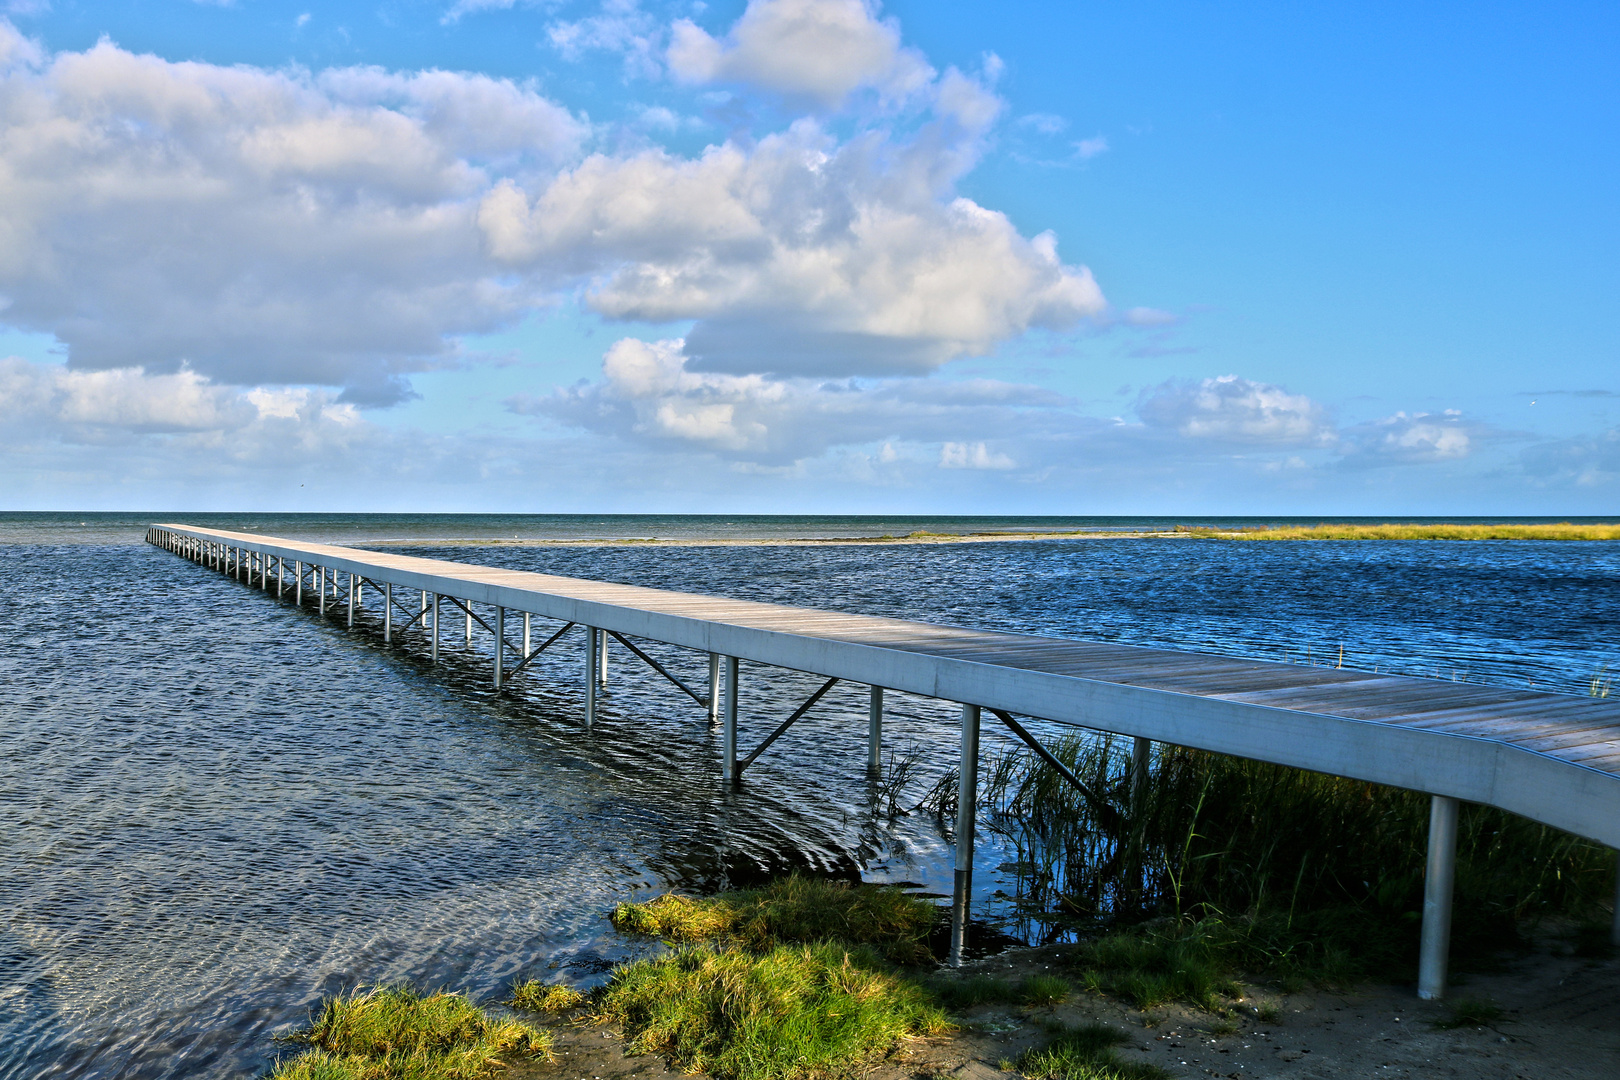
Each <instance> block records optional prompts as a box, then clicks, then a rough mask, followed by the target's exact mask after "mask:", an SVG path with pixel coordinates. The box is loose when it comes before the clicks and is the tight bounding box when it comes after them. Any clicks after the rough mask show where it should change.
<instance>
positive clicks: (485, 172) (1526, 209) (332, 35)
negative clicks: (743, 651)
mask: <svg viewBox="0 0 1620 1080" xmlns="http://www.w3.org/2000/svg"><path fill="white" fill-rule="evenodd" d="M3 10H5V11H6V12H7V13H6V14H5V15H4V19H5V22H4V23H3V24H0V454H4V455H5V457H6V460H7V466H6V468H5V470H4V477H5V478H4V480H3V481H0V506H4V507H7V508H12V509H26V508H52V507H83V508H100V507H106V508H147V507H151V508H175V509H205V508H236V509H284V510H299V509H312V510H313V509H345V508H349V509H357V510H358V509H365V510H399V511H406V510H418V509H420V510H514V511H536V512H567V511H627V512H657V511H671V512H700V511H716V512H749V511H751V512H788V513H792V512H809V511H820V512H841V511H849V512H856V511H870V512H884V513H896V512H939V513H1040V512H1046V513H1061V514H1073V513H1163V514H1177V513H1186V514H1200V513H1223V514H1230V513H1258V514H1282V513H1286V514H1306V515H1312V514H1323V515H1332V514H1372V515H1377V514H1381V513H1388V514H1392V515H1394V514H1403V515H1410V514H1424V513H1434V514H1467V513H1476V514H1492V513H1501V514H1525V513H1544V514H1572V515H1573V514H1612V513H1615V512H1616V511H1617V510H1620V506H1617V503H1616V495H1617V493H1620V410H1617V408H1616V405H1617V402H1620V379H1617V378H1616V374H1615V373H1616V372H1617V371H1620V329H1617V328H1616V322H1615V320H1614V318H1613V316H1612V314H1611V312H1612V309H1613V307H1614V303H1615V299H1616V297H1617V296H1620V269H1617V267H1620V261H1617V259H1616V257H1615V252H1616V250H1617V248H1620V245H1617V241H1620V199H1617V198H1616V196H1615V192H1617V191H1620V138H1617V136H1620V131H1617V128H1620V120H1617V118H1616V111H1615V109H1614V107H1613V103H1614V102H1615V101H1617V100H1620V85H1617V84H1620V65H1617V64H1616V62H1615V60H1614V57H1615V56H1617V55H1620V11H1617V9H1615V8H1614V6H1613V5H1597V4H1590V5H1580V4H1568V5H1559V6H1556V7H1550V6H1547V5H1535V6H1532V5H1483V6H1482V5H1460V4H1458V5H1446V4H1427V5H1410V4H1405V5H1395V4H1386V5H1376V4H1356V5H1338V6H1334V5H1311V6H1308V7H1306V6H1301V5H1284V4H1250V5H1242V6H1241V7H1238V6H1233V5H1206V4H1137V5H1100V4H1096V5H1093V4H1077V5H1056V4H1028V3H1024V4H1020V3H1005V2H1003V3H998V4H994V5H991V4H971V5H970V4H953V5H939V4H918V3H890V4H886V5H883V6H881V7H880V6H878V5H876V4H872V3H863V2H862V0H754V2H753V3H751V4H745V3H741V2H735V3H710V4H707V5H705V4H702V3H692V2H690V0H683V2H680V3H670V4H664V3H657V2H654V0H639V2H638V0H609V2H606V3H602V2H593V3H566V2H555V3H546V2H539V3H525V2H522V0H518V2H500V0H496V2H490V0H461V2H460V3H459V4H457V3H455V0H445V2H441V3H386V2H385V3H381V4H370V5H346V4H325V5H320V6H319V7H314V6H310V5H300V4H291V5H288V4H272V3H256V2H253V0H237V2H235V3H228V4H199V3H189V2H176V3H124V4H85V3H71V2H60V0H58V2H52V3H45V2H42V0H32V2H29V0H21V2H19V0H13V2H12V3H11V4H10V5H9V8H6V9H3Z"/></svg>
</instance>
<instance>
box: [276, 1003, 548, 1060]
mask: <svg viewBox="0 0 1620 1080" xmlns="http://www.w3.org/2000/svg"><path fill="white" fill-rule="evenodd" d="M287 1041H289V1042H293V1043H299V1044H303V1045H305V1046H307V1047H308V1049H307V1050H304V1051H303V1052H302V1053H300V1054H299V1055H298V1056H297V1057H295V1058H293V1059H292V1060H290V1061H284V1062H280V1063H278V1064H277V1065H276V1067H275V1070H274V1072H272V1073H271V1076H272V1077H273V1078H275V1080H482V1078H484V1077H491V1076H496V1075H498V1074H499V1073H501V1072H503V1071H505V1069H506V1068H507V1066H508V1063H509V1062H510V1061H511V1060H512V1059H514V1058H525V1057H526V1058H546V1059H547V1060H550V1059H551V1036H550V1035H549V1034H547V1033H546V1032H543V1031H540V1030H538V1029H536V1028H534V1027H531V1026H530V1025H528V1024H525V1023H523V1022H521V1021H518V1020H511V1019H503V1018H500V1017H495V1016H491V1015H490V1014H489V1013H486V1012H485V1011H484V1010H482V1009H480V1008H478V1006H476V1005H474V1004H473V1003H472V1002H471V1001H469V1000H467V998H466V997H464V996H463V995H461V994H452V993H446V992H444V991H438V992H435V993H431V994H421V993H418V992H417V991H415V990H412V989H409V988H406V987H377V988H374V989H370V990H356V991H354V992H353V993H350V994H346V995H343V994H340V995H338V996H337V997H332V998H328V999H326V1001H325V1002H323V1003H322V1005H321V1011H320V1014H319V1016H317V1017H316V1018H315V1020H314V1021H313V1023H311V1024H310V1026H309V1027H308V1028H305V1029H303V1030H301V1031H297V1032H294V1033H293V1034H292V1035H290V1036H288V1037H287Z"/></svg>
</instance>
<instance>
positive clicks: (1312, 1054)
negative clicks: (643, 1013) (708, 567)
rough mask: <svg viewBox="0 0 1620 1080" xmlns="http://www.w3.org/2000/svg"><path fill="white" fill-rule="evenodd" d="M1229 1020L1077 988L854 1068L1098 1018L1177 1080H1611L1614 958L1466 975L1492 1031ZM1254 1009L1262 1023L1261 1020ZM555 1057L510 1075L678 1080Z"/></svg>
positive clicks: (564, 1027)
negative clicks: (1494, 1011) (1495, 1014)
mask: <svg viewBox="0 0 1620 1080" xmlns="http://www.w3.org/2000/svg"><path fill="white" fill-rule="evenodd" d="M1063 959H1064V949H1063V947H1061V946H1057V947H1052V948H1047V949H1018V950H1014V951H1012V952H1009V953H1005V954H1003V955H1001V956H998V957H994V958H991V959H989V960H984V961H981V962H979V963H977V964H974V965H971V967H970V969H969V970H970V971H979V972H983V973H986V974H992V975H996V976H1001V977H1007V978H1020V977H1023V976H1025V975H1028V974H1033V973H1040V972H1046V973H1051V972H1058V973H1061V972H1062V971H1063V969H1064V964H1063ZM1247 989H1248V994H1247V995H1246V997H1245V999H1244V1001H1243V1002H1242V1003H1241V1004H1240V1005H1239V1007H1238V1010H1237V1012H1238V1015H1237V1016H1236V1017H1235V1018H1230V1019H1228V1020H1227V1021H1226V1022H1225V1023H1224V1024H1223V1023H1222V1018H1220V1017H1216V1016H1213V1015H1211V1014H1209V1013H1205V1012H1202V1011H1200V1010H1197V1009H1192V1008H1187V1007H1182V1006H1174V1007H1167V1008H1157V1009H1150V1010H1147V1011H1142V1010H1138V1009H1134V1008H1132V1007H1131V1006H1129V1005H1126V1004H1124V1003H1123V1002H1120V1001H1115V1000H1112V999H1109V998H1105V997H1100V996H1096V995H1089V994H1083V993H1077V994H1076V995H1074V996H1073V997H1072V998H1071V999H1070V1000H1069V1001H1067V1002H1065V1003H1063V1004H1061V1005H1055V1006H1039V1007H1036V1006H1027V1007H1020V1006H1009V1005H994V1006H992V1005H986V1006H980V1007H978V1008H975V1009H972V1010H969V1011H968V1013H967V1014H966V1016H965V1018H964V1019H965V1020H966V1024H965V1026H964V1027H963V1029H962V1030H960V1031H959V1032H956V1033H954V1034H952V1035H949V1036H946V1037H943V1038H938V1039H919V1040H914V1041H913V1042H911V1043H909V1044H907V1045H906V1046H904V1047H902V1048H901V1049H900V1050H898V1051H897V1052H896V1053H894V1054H892V1055H891V1056H890V1057H889V1058H888V1059H887V1060H884V1061H882V1062H879V1063H877V1064H876V1065H875V1066H874V1067H872V1068H870V1069H868V1070H866V1071H864V1073H863V1075H865V1076H867V1077H868V1078H870V1080H945V1078H952V1080H1017V1077H1018V1074H1017V1073H1016V1072H1008V1071H1006V1070H1004V1069H1003V1067H1002V1066H1003V1065H1004V1064H1005V1063H1009V1062H1010V1061H1011V1060H1012V1059H1014V1058H1016V1057H1017V1056H1018V1055H1019V1054H1020V1053H1021V1052H1023V1051H1024V1050H1026V1049H1029V1048H1031V1047H1035V1046H1039V1045H1041V1044H1042V1043H1044V1042H1045V1041H1046V1039H1047V1038H1048V1036H1047V1034H1046V1032H1045V1028H1044V1025H1049V1024H1051V1023H1054V1022H1056V1023H1063V1024H1080V1023H1085V1022H1090V1021H1101V1022H1103V1023H1106V1024H1110V1025H1112V1026H1114V1027H1116V1028H1119V1029H1120V1030H1121V1031H1123V1032H1126V1033H1127V1034H1128V1035H1129V1041H1127V1042H1126V1043H1125V1044H1124V1045H1123V1046H1121V1047H1120V1050H1119V1053H1120V1056H1121V1057H1122V1058H1124V1059H1126V1060H1133V1061H1142V1062H1151V1063H1152V1064H1154V1065H1158V1066H1159V1067H1161V1068H1163V1069H1165V1070H1167V1071H1168V1072H1169V1073H1170V1074H1171V1075H1172V1076H1175V1077H1187V1078H1194V1077H1209V1076H1215V1077H1225V1078H1228V1080H1340V1078H1351V1077H1354V1078H1364V1077H1366V1078H1371V1077H1401V1078H1411V1080H1432V1078H1436V1077H1448V1078H1449V1077H1455V1078H1457V1080H1498V1078H1499V1080H1615V1078H1616V1077H1620V960H1615V959H1607V960H1590V959H1581V958H1578V957H1575V956H1571V955H1567V950H1559V949H1557V948H1555V947H1543V948H1542V949H1540V950H1538V951H1537V952H1535V953H1533V954H1530V955H1526V956H1521V957H1515V958H1513V959H1510V960H1507V961H1505V962H1504V963H1503V964H1502V966H1501V969H1500V970H1498V971H1496V972H1493V973H1491V974H1488V975H1481V974H1476V975H1470V976H1464V977H1462V978H1460V979H1459V980H1458V985H1457V986H1456V987H1455V988H1454V990H1453V992H1452V999H1453V1000H1461V999H1465V998H1476V999H1488V1000H1490V1001H1492V1002H1494V1003H1495V1004H1496V1005H1498V1006H1500V1007H1501V1008H1502V1010H1503V1013H1504V1015H1503V1018H1502V1019H1501V1020H1499V1021H1497V1022H1496V1023H1495V1024H1494V1025H1492V1026H1489V1027H1478V1028H1474V1027H1468V1028H1456V1029H1449V1030H1447V1029H1443V1028H1439V1027H1436V1026H1435V1023H1436V1021H1440V1020H1443V1019H1444V1018H1446V1017H1447V1016H1448V1015H1449V1010H1448V1008H1447V1007H1446V1006H1445V1005H1443V1004H1433V1003H1428V1002H1420V1001H1419V1000H1418V999H1417V996H1416V994H1415V993H1414V992H1413V990H1412V988H1411V987H1410V986H1387V985H1371V986H1366V987H1362V988H1359V989H1356V990H1352V991H1345V992H1332V991H1312V992H1308V993H1299V994H1283V993H1279V992H1275V991H1272V990H1268V989H1266V988H1265V987H1259V986H1256V987H1249V988H1247ZM1262 1011H1263V1012H1264V1013H1265V1015H1266V1016H1267V1017H1268V1019H1265V1020H1262V1019H1261V1018H1260V1015H1259V1013H1260V1012H1262ZM553 1030H554V1031H555V1032H556V1034H557V1037H558V1038H557V1051H558V1061H557V1063H556V1064H554V1065H532V1066H526V1067H523V1068H521V1069H520V1070H518V1071H517V1072H515V1073H513V1076H514V1078H521V1080H623V1078H629V1077H638V1078H641V1080H675V1078H676V1077H678V1076H680V1075H681V1074H680V1073H679V1071H677V1070H672V1069H671V1068H669V1066H668V1063H666V1062H665V1061H663V1060H662V1059H661V1058H658V1057H655V1056H650V1055H643V1056H637V1057H631V1056H627V1055H626V1054H625V1053H624V1048H623V1043H622V1042H621V1041H620V1039H619V1037H618V1035H617V1033H616V1032H614V1031H612V1030H610V1029H607V1028H603V1027H598V1026H595V1025H591V1024H585V1023H579V1022H570V1021H567V1020H559V1021H556V1022H555V1025H554V1028H553Z"/></svg>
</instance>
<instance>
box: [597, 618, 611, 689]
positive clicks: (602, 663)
mask: <svg viewBox="0 0 1620 1080" xmlns="http://www.w3.org/2000/svg"><path fill="white" fill-rule="evenodd" d="M597 633H598V634H600V635H601V641H602V655H601V658H600V659H598V660H597V661H596V682H597V685H599V686H603V687H605V686H607V652H608V650H607V645H608V632H607V631H606V630H598V631H597Z"/></svg>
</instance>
